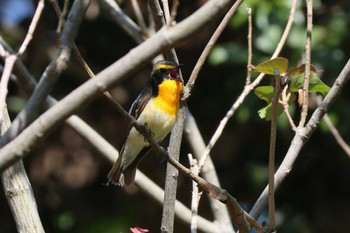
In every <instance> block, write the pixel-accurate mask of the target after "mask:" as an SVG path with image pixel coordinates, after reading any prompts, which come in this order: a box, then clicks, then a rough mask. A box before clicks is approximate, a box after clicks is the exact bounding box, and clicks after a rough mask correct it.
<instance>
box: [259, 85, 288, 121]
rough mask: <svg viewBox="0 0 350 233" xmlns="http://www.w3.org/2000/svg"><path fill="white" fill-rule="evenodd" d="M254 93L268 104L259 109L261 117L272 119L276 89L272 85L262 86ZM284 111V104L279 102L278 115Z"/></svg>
mask: <svg viewBox="0 0 350 233" xmlns="http://www.w3.org/2000/svg"><path fill="white" fill-rule="evenodd" d="M254 93H255V95H256V96H258V97H259V98H260V99H262V100H264V101H266V102H267V104H268V105H267V106H266V107H264V108H262V109H260V110H259V111H258V113H259V116H260V118H261V119H265V120H267V121H270V120H271V118H272V103H271V102H272V99H273V97H274V89H273V87H272V86H260V87H257V88H255V90H254ZM282 112H283V106H282V105H281V104H280V103H278V105H277V117H278V116H280V115H281V114H282Z"/></svg>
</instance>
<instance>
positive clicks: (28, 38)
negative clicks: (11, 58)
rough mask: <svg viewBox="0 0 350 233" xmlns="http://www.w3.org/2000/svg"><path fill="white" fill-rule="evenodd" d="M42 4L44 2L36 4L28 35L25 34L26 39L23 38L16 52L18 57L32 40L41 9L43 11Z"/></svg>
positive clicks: (41, 0) (42, 0)
mask: <svg viewBox="0 0 350 233" xmlns="http://www.w3.org/2000/svg"><path fill="white" fill-rule="evenodd" d="M44 3H45V1H44V0H40V1H39V2H38V6H37V8H36V10H35V13H34V16H33V19H32V22H31V23H30V26H29V30H28V33H27V35H26V37H25V38H24V41H23V43H22V45H21V47H20V48H19V50H18V53H17V55H18V56H21V55H22V54H23V53H24V52H25V51H26V49H27V47H28V45H29V43H30V41H31V40H32V39H33V34H34V31H35V29H36V26H37V25H38V22H39V19H40V16H41V13H42V12H43V9H44V5H45V4H44Z"/></svg>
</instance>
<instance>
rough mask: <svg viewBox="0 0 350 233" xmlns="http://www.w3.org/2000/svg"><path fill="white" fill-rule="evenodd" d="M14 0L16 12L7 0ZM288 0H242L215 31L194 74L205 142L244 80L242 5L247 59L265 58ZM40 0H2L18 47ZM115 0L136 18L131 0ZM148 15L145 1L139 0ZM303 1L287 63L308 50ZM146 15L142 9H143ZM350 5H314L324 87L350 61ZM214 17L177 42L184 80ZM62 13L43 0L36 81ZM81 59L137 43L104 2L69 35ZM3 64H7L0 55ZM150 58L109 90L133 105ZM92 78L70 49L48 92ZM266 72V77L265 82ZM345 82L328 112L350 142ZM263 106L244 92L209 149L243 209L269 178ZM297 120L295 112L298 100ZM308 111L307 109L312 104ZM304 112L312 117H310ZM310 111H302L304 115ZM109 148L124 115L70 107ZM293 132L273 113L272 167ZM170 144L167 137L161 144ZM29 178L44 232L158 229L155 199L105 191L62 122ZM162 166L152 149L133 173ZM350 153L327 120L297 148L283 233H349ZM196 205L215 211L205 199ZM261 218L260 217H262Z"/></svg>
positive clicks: (96, 169)
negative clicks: (250, 41) (249, 53)
mask: <svg viewBox="0 0 350 233" xmlns="http://www.w3.org/2000/svg"><path fill="white" fill-rule="evenodd" d="M10 2H11V4H13V5H15V7H14V8H11V6H9V5H8V4H9V3H10ZM203 2H204V1H200V0H192V1H181V5H180V7H179V11H178V17H177V21H181V20H182V19H183V18H185V17H187V16H188V15H190V14H191V13H193V12H194V11H195V10H196V9H197V8H198V7H199V6H201V4H203ZM290 2H291V1H279V0H273V1H254V0H250V1H246V2H245V3H244V4H243V5H242V6H241V7H240V10H239V12H238V13H237V14H236V15H235V16H234V17H233V19H232V22H231V23H230V26H229V27H228V28H227V29H226V30H225V32H224V33H223V34H222V36H221V37H220V39H219V41H218V43H217V45H216V46H215V47H214V49H213V51H212V53H211V55H210V56H209V59H208V61H207V62H206V64H205V66H204V68H203V69H202V71H201V72H200V75H199V77H198V80H197V82H196V86H195V88H194V90H193V92H192V95H191V97H190V100H189V102H188V106H189V108H190V109H191V111H192V113H193V115H194V117H195V118H196V121H197V124H198V126H199V129H200V130H201V133H202V135H203V137H204V139H205V141H206V142H208V141H209V140H210V138H211V136H212V134H213V133H214V132H215V129H216V128H217V126H218V125H219V122H220V120H221V119H222V118H223V117H224V116H225V114H226V112H227V111H228V109H229V108H230V107H231V105H232V104H233V102H234V101H235V100H236V98H237V97H238V96H239V95H240V93H241V92H242V90H243V86H244V84H245V77H246V60H247V39H246V38H247V13H246V8H247V7H251V8H252V9H253V64H259V63H260V62H262V61H266V60H268V59H269V57H270V56H271V55H272V53H273V51H274V48H275V47H276V45H277V43H278V41H279V39H280V36H281V35H282V32H283V30H284V26H285V25H286V22H287V20H288V16H289V10H290V5H291V3H290ZM36 4H37V3H36V1H34V2H31V1H29V0H13V1H6V0H0V20H1V22H0V23H1V27H0V33H1V36H2V37H3V38H4V39H5V40H6V41H7V42H8V43H9V44H10V45H11V46H12V48H14V49H18V48H19V46H20V44H21V43H22V41H23V39H24V36H25V34H26V31H27V30H28V26H29V23H30V20H31V17H32V14H33V11H34V10H35V7H36ZM121 7H122V9H123V10H125V12H127V13H128V14H129V15H130V17H132V18H134V16H133V13H132V9H131V6H130V4H129V2H128V1H122V3H121ZM142 10H143V11H144V12H145V14H146V13H147V8H146V7H145V6H144V5H142ZM305 11H306V10H305V6H304V1H300V2H299V6H298V8H297V12H296V17H295V24H294V26H293V28H292V32H291V34H290V36H289V38H288V41H287V44H286V46H285V48H284V49H283V51H282V54H281V56H283V57H286V58H288V59H289V62H290V65H289V67H290V68H292V67H295V66H297V65H299V64H301V63H302V61H303V57H304V47H305V37H306V32H305V28H306V18H305ZM146 18H147V17H146ZM349 18H350V2H348V1H344V0H343V1H342V0H340V1H315V2H314V27H313V35H312V36H313V37H312V63H313V64H314V65H315V66H316V67H317V69H318V70H320V72H319V76H320V77H321V79H322V81H323V82H324V83H326V84H327V85H329V86H331V85H332V84H333V82H334V80H335V78H336V77H337V76H338V74H339V73H340V71H341V69H342V67H343V66H344V65H345V63H346V61H347V60H348V58H349V53H350V51H349V35H350V32H349V30H348V28H349V26H350V25H349ZM219 22H220V21H213V22H212V24H211V25H208V27H207V28H206V30H204V31H202V32H201V33H199V34H197V35H195V36H193V37H191V38H190V39H188V40H186V41H185V42H183V43H182V44H181V45H179V46H178V48H176V51H177V53H178V58H179V60H180V62H181V63H182V64H183V67H182V73H183V76H184V78H185V80H187V79H188V77H189V75H190V74H191V70H192V69H193V67H194V65H195V63H196V61H197V59H198V57H199V55H200V53H201V51H202V49H203V48H204V46H205V44H206V43H207V41H208V40H209V38H210V35H211V34H212V33H213V31H214V30H215V28H216V27H217V25H218V24H219ZM56 27H57V17H56V16H55V13H54V11H53V10H52V7H51V6H50V4H49V3H48V2H47V1H46V6H45V10H44V12H43V15H42V18H41V20H40V23H39V25H38V28H37V30H36V32H35V35H34V38H33V41H32V42H31V44H30V46H29V47H28V50H27V52H26V54H25V56H24V58H23V61H24V62H25V64H26V65H27V67H28V69H29V70H30V72H31V73H32V74H33V75H34V76H35V77H36V78H39V77H40V76H41V74H42V72H43V71H44V69H45V67H46V66H47V65H48V64H49V61H50V59H51V58H52V57H53V56H54V54H55V51H56V50H55V43H56V41H55V30H56ZM76 43H77V46H78V47H79V49H80V51H81V53H82V55H83V57H84V58H85V59H86V61H87V63H88V64H89V65H90V67H91V68H92V70H93V71H94V72H95V73H98V72H99V71H101V70H103V69H104V68H105V67H107V66H108V65H110V64H112V63H113V62H114V61H116V60H118V59H119V58H121V57H122V56H123V55H125V54H126V53H128V51H129V50H130V49H132V48H133V47H135V46H136V43H135V42H134V41H133V40H132V39H131V38H130V37H128V35H127V34H126V33H124V32H123V31H122V30H121V29H120V28H119V27H118V26H117V25H116V24H115V23H114V22H113V21H112V20H111V18H110V16H109V15H108V13H107V12H106V11H105V10H104V9H103V8H101V6H100V5H99V3H98V2H97V1H92V4H91V6H90V8H89V10H88V12H87V16H86V18H85V20H84V21H83V23H82V25H81V27H80V30H79V33H78V37H77V39H76ZM1 62H2V64H3V61H1ZM150 68H151V66H148V67H147V68H145V69H143V70H142V71H140V72H139V73H138V74H137V75H135V76H133V77H130V78H129V79H128V80H126V81H124V82H123V83H122V84H121V85H120V86H116V87H114V88H113V89H111V90H110V92H111V93H112V95H113V96H114V97H115V98H116V99H117V100H118V101H119V102H120V103H121V104H122V105H123V106H124V107H125V108H126V109H128V108H129V107H130V105H131V103H132V101H133V100H134V99H135V98H136V96H137V94H138V93H139V92H140V90H141V89H142V87H143V85H144V84H145V83H146V82H147V79H148V77H149V73H150ZM87 79H88V76H87V74H86V73H85V72H84V70H83V68H82V67H81V66H80V65H79V64H78V62H77V60H76V59H75V58H74V57H72V59H71V61H70V66H69V68H68V69H67V70H66V71H65V72H64V73H63V75H62V76H61V77H60V79H59V81H58V82H57V84H56V86H55V87H54V89H53V92H52V95H53V96H54V97H56V98H57V99H60V98H62V97H64V96H65V95H67V94H69V93H70V92H71V91H72V90H74V89H75V88H76V87H78V86H79V85H80V84H82V83H83V82H84V81H86V80H87ZM269 83H270V79H269V78H268V77H266V78H265V80H263V82H262V84H269ZM349 93H350V92H349V87H347V88H345V89H344V90H343V92H342V93H341V95H340V97H339V98H338V99H337V101H336V103H335V104H334V106H333V107H332V108H331V109H330V112H329V114H330V117H331V119H332V120H333V122H334V124H335V125H336V126H337V128H338V129H339V131H340V133H341V135H342V136H343V137H344V139H345V141H349V138H350V132H349V127H350V122H349V119H350V108H349V107H348V106H349V104H348V101H347V99H349ZM25 101H26V97H25V96H24V95H23V94H22V93H21V91H20V90H18V89H17V87H16V85H15V83H11V84H10V93H9V96H8V99H7V104H8V107H9V110H10V114H11V117H15V116H16V114H17V113H18V111H19V110H20V109H21V108H22V107H23V105H24V104H25ZM262 107H264V102H263V101H261V100H259V99H258V98H257V97H256V96H255V95H254V94H253V93H252V94H250V95H249V96H248V97H247V98H246V100H245V101H244V103H243V104H242V105H241V106H240V108H239V110H238V111H237V112H236V113H235V115H234V116H233V117H232V119H231V120H230V122H229V123H228V125H227V126H226V128H225V130H224V132H223V135H222V137H221V138H220V140H219V141H218V142H217V144H216V145H215V147H214V148H213V151H212V153H211V155H212V159H213V161H214V164H215V166H216V169H217V172H218V175H219V179H220V182H221V185H222V187H223V188H225V189H227V190H228V191H229V192H230V194H232V195H233V196H234V197H235V198H237V200H238V201H239V202H240V203H241V204H242V206H244V207H245V208H246V209H247V210H249V209H250V208H251V207H252V205H253V204H254V202H255V201H256V199H257V198H258V196H259V195H260V193H261V192H262V190H263V189H264V188H265V186H266V183H267V165H268V148H269V129H270V123H269V122H268V121H264V120H262V119H260V118H259V116H258V114H257V111H258V110H259V109H260V108H262ZM293 109H294V113H295V114H294V115H293V117H294V120H295V121H296V122H298V120H299V115H300V114H299V108H298V107H297V106H294V107H293ZM312 110H313V109H311V110H310V111H312ZM310 114H311V113H310ZM310 114H309V115H310ZM77 115H79V116H80V117H81V118H82V119H83V120H85V121H86V122H87V123H88V124H90V125H91V126H92V127H93V128H94V129H96V130H97V132H99V133H100V134H101V135H102V136H103V137H104V138H106V139H107V140H108V141H109V142H110V143H111V144H112V145H114V146H115V147H117V148H119V146H120V144H121V139H122V136H123V134H124V131H123V130H125V127H124V126H125V122H123V121H122V118H121V117H120V115H119V114H118V112H117V111H116V110H115V109H113V107H112V106H111V105H110V104H109V103H108V101H106V100H105V99H104V98H102V97H101V98H98V99H97V100H95V101H94V102H92V103H91V104H90V105H89V106H87V107H86V108H83V109H80V110H79V111H78V112H77ZM293 136H294V132H293V131H292V130H291V128H290V126H289V125H288V123H287V121H286V120H285V118H284V116H283V117H281V118H280V119H279V125H278V138H277V153H276V156H277V158H276V160H277V161H276V163H277V165H278V164H279V163H280V162H281V161H282V160H283V157H284V155H285V154H286V151H287V149H288V147H289V145H290V141H291V139H292V138H293ZM167 143H168V142H167V140H165V142H164V145H167ZM189 152H190V149H189V146H188V144H187V143H186V140H184V141H183V146H182V153H181V162H182V163H183V164H185V165H186V166H188V161H187V154H188V153H189ZM24 163H25V166H26V169H27V173H28V176H29V179H30V181H31V184H32V186H33V190H34V194H35V197H36V201H37V204H38V208H39V213H40V216H41V219H42V222H43V224H44V228H45V230H46V232H84V233H89V232H129V228H130V227H134V226H139V227H142V228H146V229H150V231H151V232H159V228H160V222H161V212H162V207H161V205H160V204H159V203H156V202H155V201H153V200H152V199H150V198H149V197H148V196H146V195H145V194H144V193H142V192H140V191H139V190H138V189H137V188H136V187H130V188H129V189H127V190H123V189H121V188H115V187H109V188H107V187H105V186H103V185H102V183H105V182H106V175H107V173H108V171H109V169H110V167H111V164H110V163H109V162H108V161H107V160H106V159H105V158H103V157H102V156H100V155H99V154H98V153H97V152H96V151H95V150H94V149H93V148H92V147H91V146H90V145H89V144H88V143H87V142H85V141H84V140H83V139H82V138H81V137H80V136H79V135H78V134H76V133H75V132H74V131H73V130H72V129H70V128H69V127H67V126H62V127H60V128H58V129H57V130H55V131H54V132H53V133H52V134H51V135H50V136H49V137H48V138H47V139H46V140H45V141H44V142H43V143H42V144H41V145H40V146H39V147H37V148H36V149H35V151H33V152H32V153H31V154H30V155H29V156H28V157H26V159H25V160H24ZM165 166H166V164H165V163H160V162H159V160H158V158H157V157H156V156H154V155H152V154H151V155H150V156H148V157H147V158H146V159H145V160H144V161H143V162H142V164H141V166H140V169H141V170H142V171H143V172H144V173H145V174H146V175H148V176H149V177H150V178H152V179H154V180H155V182H156V183H157V184H158V185H160V186H161V187H163V186H164V177H165V176H164V173H165ZM349 168H350V160H349V156H348V155H346V154H345V152H344V151H343V150H342V149H341V148H340V147H339V146H338V145H337V143H336V142H335V139H334V137H333V136H332V135H331V134H330V132H329V130H328V128H327V126H326V125H325V124H322V125H321V127H320V128H319V129H318V130H317V131H316V132H315V133H314V134H313V135H312V137H311V139H310V140H309V142H308V143H307V145H306V146H305V147H304V148H303V149H302V151H301V153H300V155H299V157H298V159H297V161H296V163H295V165H294V166H293V169H292V171H291V173H290V175H289V176H288V177H287V179H286V181H285V182H284V183H283V185H282V186H281V188H280V189H279V190H278V191H277V195H276V201H277V203H276V207H277V222H278V225H279V226H278V230H279V232H302V233H304V232H305V233H308V232H319V233H323V232H324V233H326V232H334V233H336V232H347V231H348V229H349V227H350V223H349V219H350V189H349V187H350V186H349V185H350V169H349ZM0 193H1V194H0V206H1V207H0V232H4V233H5V232H6V233H7V232H15V231H16V229H15V223H14V221H13V219H12V216H11V212H10V209H9V207H8V204H7V201H6V199H5V196H4V193H3V192H0ZM178 199H179V200H180V201H182V202H183V203H184V204H186V205H187V206H189V204H190V201H191V182H190V181H189V180H188V179H187V178H186V177H183V176H182V175H180V177H179V189H178ZM199 213H200V214H201V215H202V216H205V217H207V218H209V219H211V218H212V216H211V213H210V209H209V207H208V203H207V197H205V195H203V198H202V200H201V203H200V207H199ZM262 220H267V218H266V213H265V214H264V215H263V216H262ZM188 231H189V226H188V225H186V224H183V223H182V222H179V221H178V220H176V222H175V232H188Z"/></svg>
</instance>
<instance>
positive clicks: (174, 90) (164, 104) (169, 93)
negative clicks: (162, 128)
mask: <svg viewBox="0 0 350 233" xmlns="http://www.w3.org/2000/svg"><path fill="white" fill-rule="evenodd" d="M181 91H182V83H181V82H178V81H175V80H164V81H163V82H162V83H161V84H160V85H159V86H158V96H157V97H155V98H154V104H155V106H156V107H158V108H159V109H161V110H162V111H163V112H165V113H167V114H170V115H176V114H177V111H178V109H179V102H180V94H181Z"/></svg>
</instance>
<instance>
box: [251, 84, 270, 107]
mask: <svg viewBox="0 0 350 233" xmlns="http://www.w3.org/2000/svg"><path fill="white" fill-rule="evenodd" d="M254 93H255V95H256V96H257V97H259V98H260V99H262V100H265V101H266V102H267V103H271V101H272V98H273V96H274V92H273V87H272V86H260V87H257V88H255V90H254Z"/></svg>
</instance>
